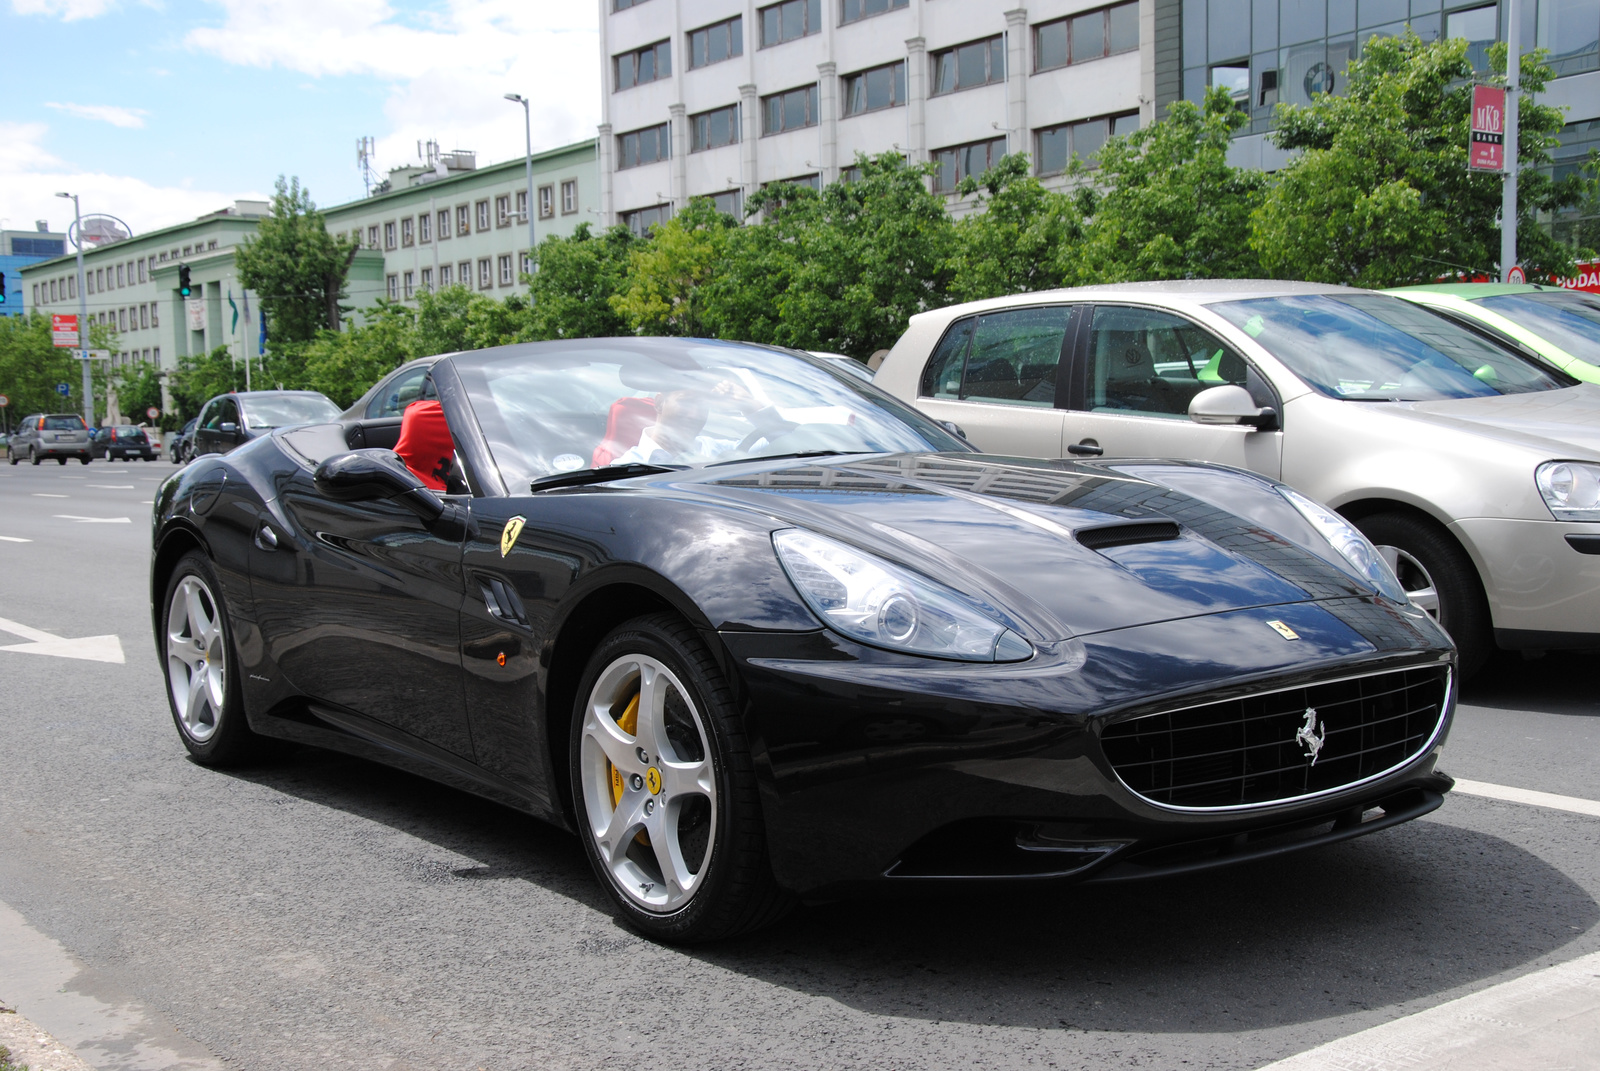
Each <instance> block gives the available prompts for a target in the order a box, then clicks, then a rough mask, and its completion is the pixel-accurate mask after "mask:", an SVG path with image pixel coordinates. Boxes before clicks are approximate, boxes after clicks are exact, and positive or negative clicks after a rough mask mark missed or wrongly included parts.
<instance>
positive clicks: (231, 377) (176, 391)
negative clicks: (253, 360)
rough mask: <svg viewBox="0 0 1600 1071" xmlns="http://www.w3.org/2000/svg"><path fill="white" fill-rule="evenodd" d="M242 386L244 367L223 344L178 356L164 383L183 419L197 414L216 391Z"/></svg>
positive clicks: (222, 391) (223, 391) (242, 387)
mask: <svg viewBox="0 0 1600 1071" xmlns="http://www.w3.org/2000/svg"><path fill="white" fill-rule="evenodd" d="M243 389H244V369H243V368H242V367H240V366H239V364H238V362H236V361H235V360H234V359H233V354H232V353H231V352H230V351H229V349H228V347H226V346H218V347H217V348H216V349H214V350H212V351H210V352H209V353H197V354H191V355H190V356H187V357H180V358H178V368H177V370H176V371H175V372H173V373H172V374H171V375H170V377H169V378H168V383H167V390H168V391H169V392H170V393H171V395H172V401H173V403H174V404H175V405H177V407H178V413H179V415H180V416H182V417H183V419H184V420H186V421H187V420H188V419H189V418H190V417H195V416H199V415H200V407H201V406H203V405H205V404H206V402H207V401H209V400H210V399H212V398H214V397H216V396H217V395H218V394H226V393H227V392H228V391H230V390H243Z"/></svg>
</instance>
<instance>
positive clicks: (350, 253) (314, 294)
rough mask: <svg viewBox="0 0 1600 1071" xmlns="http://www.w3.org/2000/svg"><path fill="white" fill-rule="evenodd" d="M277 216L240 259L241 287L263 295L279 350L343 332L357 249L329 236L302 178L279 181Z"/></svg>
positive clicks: (250, 240) (259, 231)
mask: <svg viewBox="0 0 1600 1071" xmlns="http://www.w3.org/2000/svg"><path fill="white" fill-rule="evenodd" d="M274 191H275V192H274V193H273V197H272V215H270V216H268V217H267V218H266V219H263V220H262V221H261V223H260V224H259V225H258V226H257V228H256V234H255V236H254V237H253V238H247V239H246V240H245V242H244V244H243V245H241V246H240V247H239V251H238V253H237V254H236V256H235V262H236V263H237V265H238V268H239V282H240V283H242V284H243V285H244V286H246V287H248V288H249V289H251V290H254V291H255V292H256V295H257V301H258V303H259V305H260V308H261V311H262V313H263V314H265V315H266V317H267V320H268V323H269V325H270V327H269V331H270V333H271V338H272V342H273V345H274V347H276V346H278V345H280V344H281V343H283V342H291V343H293V342H309V341H310V340H311V339H312V338H313V337H315V335H316V333H317V331H318V330H319V329H322V328H326V329H328V330H331V331H337V330H339V327H340V317H341V315H342V313H343V312H344V311H347V310H345V309H343V308H341V306H340V304H339V301H340V299H341V298H343V297H344V284H345V278H346V276H347V275H348V274H349V272H350V262H351V261H352V260H354V259H355V255H356V249H357V246H356V244H355V243H354V242H352V241H351V240H350V239H349V237H348V236H346V235H343V234H340V235H338V236H335V235H332V234H329V233H328V228H327V224H326V223H325V222H324V220H323V217H322V213H321V212H319V211H317V206H316V204H315V203H314V202H313V201H312V200H311V192H310V191H309V190H305V189H302V188H301V186H300V180H299V179H298V178H295V179H289V180H285V179H284V177H283V176H282V175H279V176H278V182H277V185H276V186H275V187H274Z"/></svg>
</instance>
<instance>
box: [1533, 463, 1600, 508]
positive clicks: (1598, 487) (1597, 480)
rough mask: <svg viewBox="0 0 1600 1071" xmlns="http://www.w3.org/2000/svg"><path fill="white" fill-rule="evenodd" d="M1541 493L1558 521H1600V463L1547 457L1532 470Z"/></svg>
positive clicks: (1534, 480)
mask: <svg viewBox="0 0 1600 1071" xmlns="http://www.w3.org/2000/svg"><path fill="white" fill-rule="evenodd" d="M1533 482H1534V483H1536V484H1538V485H1539V494H1541V495H1543V496H1544V504H1545V505H1546V506H1549V507H1550V514H1551V516H1553V517H1554V518H1555V519H1556V520H1558V521H1600V465H1596V464H1593V463H1590V462H1585V461H1546V462H1545V463H1544V464H1543V465H1540V466H1539V468H1538V469H1537V470H1536V471H1535V472H1534V474H1533Z"/></svg>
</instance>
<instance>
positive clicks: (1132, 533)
mask: <svg viewBox="0 0 1600 1071" xmlns="http://www.w3.org/2000/svg"><path fill="white" fill-rule="evenodd" d="M1179 534H1180V533H1179V531H1178V526H1177V525H1176V524H1173V523H1172V522H1171V521H1140V522H1138V523H1137V524H1108V525H1106V526H1104V527H1103V528H1080V529H1079V530H1078V533H1077V536H1078V542H1079V543H1082V544H1083V545H1084V546H1086V547H1088V548H1089V549H1090V550H1110V549H1111V548H1112V547H1128V546H1132V545H1134V544H1136V543H1165V542H1167V541H1168V540H1172V539H1177V538H1178V536H1179Z"/></svg>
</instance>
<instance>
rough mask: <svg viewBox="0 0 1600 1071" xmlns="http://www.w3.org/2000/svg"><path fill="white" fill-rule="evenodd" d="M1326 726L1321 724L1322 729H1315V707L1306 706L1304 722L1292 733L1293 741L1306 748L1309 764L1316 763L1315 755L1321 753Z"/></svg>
mask: <svg viewBox="0 0 1600 1071" xmlns="http://www.w3.org/2000/svg"><path fill="white" fill-rule="evenodd" d="M1327 739H1328V727H1327V726H1326V725H1324V726H1322V731H1321V732H1320V733H1319V732H1318V731H1317V708H1316V707H1306V723H1305V724H1304V725H1302V726H1300V729H1299V730H1298V731H1297V732H1296V733H1295V734H1294V742H1295V743H1297V744H1299V745H1301V746H1302V747H1304V748H1305V749H1306V758H1308V759H1310V760H1311V765H1313V766H1315V765H1316V764H1317V756H1318V755H1319V754H1321V753H1322V745H1323V744H1324V743H1326V742H1327Z"/></svg>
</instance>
